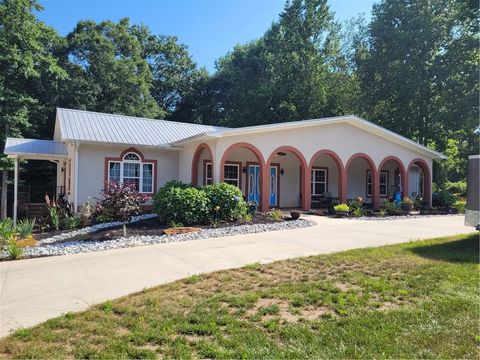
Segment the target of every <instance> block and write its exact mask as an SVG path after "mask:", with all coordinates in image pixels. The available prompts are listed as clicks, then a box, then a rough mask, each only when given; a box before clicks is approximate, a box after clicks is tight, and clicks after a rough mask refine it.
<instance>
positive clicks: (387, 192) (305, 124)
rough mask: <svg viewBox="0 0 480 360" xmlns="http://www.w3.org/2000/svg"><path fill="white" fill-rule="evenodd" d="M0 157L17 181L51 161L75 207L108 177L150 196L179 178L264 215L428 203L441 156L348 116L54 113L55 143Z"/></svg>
mask: <svg viewBox="0 0 480 360" xmlns="http://www.w3.org/2000/svg"><path fill="white" fill-rule="evenodd" d="M5 154H7V155H8V156H9V157H10V158H14V159H15V160H16V161H15V163H16V165H15V184H17V183H18V160H19V159H37V160H51V161H54V162H56V163H57V187H58V188H59V189H62V190H61V191H60V192H63V193H64V196H65V197H66V199H67V200H68V201H69V202H72V203H73V204H74V206H75V208H76V209H78V208H79V206H81V205H82V204H83V203H85V202H86V201H88V200H91V198H92V197H98V196H99V192H100V190H101V189H102V187H103V186H104V184H105V182H106V181H107V180H114V181H120V182H127V181H128V182H133V183H134V184H135V185H136V186H137V188H138V190H140V191H141V192H143V193H146V194H152V195H153V194H154V193H155V192H156V191H157V189H158V188H159V187H161V186H162V185H163V184H165V183H166V182H167V181H169V180H172V179H178V180H181V181H184V182H189V183H193V184H194V185H198V186H201V185H204V184H212V183H219V182H226V183H229V184H233V185H235V186H238V187H239V188H240V189H241V190H242V192H243V195H244V197H245V199H246V200H255V201H257V202H258V204H259V207H260V209H261V210H263V211H265V210H267V209H269V208H271V207H279V208H301V209H304V210H307V209H310V208H311V207H314V206H316V205H318V204H319V203H320V202H321V201H322V199H323V198H337V199H338V200H339V201H341V202H345V201H347V200H349V199H355V198H357V197H359V196H360V197H362V198H364V199H365V200H366V201H367V202H370V203H371V205H372V207H373V208H378V207H379V206H380V205H381V202H382V199H384V198H388V197H389V196H391V195H392V193H393V192H394V191H395V189H399V188H401V191H402V192H403V195H412V194H413V195H414V196H420V197H421V198H423V199H424V201H426V202H427V203H428V204H431V195H432V194H431V189H432V162H433V160H435V159H441V158H445V156H444V155H442V154H440V153H438V152H436V151H433V150H431V149H429V148H427V147H425V146H423V145H420V144H418V143H416V142H414V141H412V140H410V139H407V138H405V137H403V136H401V135H398V134H396V133H394V132H392V131H389V130H387V129H384V128H382V127H380V126H378V125H375V124H373V123H371V122H369V121H367V120H364V119H361V118H359V117H357V116H354V115H346V116H337V117H329V118H323V119H314V120H304V121H295V122H284V123H278V124H270V125H258V126H249V127H241V128H224V127H216V126H208V125H199V124H189V123H180V122H172V121H166V120H153V119H145V118H138V117H131V116H125V115H115V114H103V113H98V112H91V111H81V110H72V109H62V108H58V109H57V114H56V123H55V132H54V136H53V140H35V139H15V138H8V139H7V141H6V145H5ZM17 187H18V186H15V189H17ZM14 193H15V194H16V191H15V192H14ZM14 202H15V201H14ZM14 213H16V207H15V209H14ZM14 215H15V214H14Z"/></svg>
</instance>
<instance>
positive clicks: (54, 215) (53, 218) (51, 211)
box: [47, 206, 60, 230]
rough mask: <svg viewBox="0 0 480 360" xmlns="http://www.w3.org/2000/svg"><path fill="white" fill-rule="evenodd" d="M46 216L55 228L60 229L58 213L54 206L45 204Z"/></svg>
mask: <svg viewBox="0 0 480 360" xmlns="http://www.w3.org/2000/svg"><path fill="white" fill-rule="evenodd" d="M47 211H48V217H49V219H50V223H51V224H52V227H53V228H54V229H55V230H59V229H60V215H59V214H58V210H57V208H56V207H55V206H47Z"/></svg>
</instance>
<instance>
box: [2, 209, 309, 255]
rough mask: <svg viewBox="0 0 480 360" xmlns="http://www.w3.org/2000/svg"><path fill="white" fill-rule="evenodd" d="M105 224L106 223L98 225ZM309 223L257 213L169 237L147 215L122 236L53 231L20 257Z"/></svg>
mask: <svg viewBox="0 0 480 360" xmlns="http://www.w3.org/2000/svg"><path fill="white" fill-rule="evenodd" d="M144 216H146V215H144ZM106 225H108V224H105V225H102V226H106ZM312 225H314V223H313V222H311V221H309V220H304V219H299V220H289V219H288V218H285V219H282V220H274V219H272V218H270V217H269V216H268V215H265V214H257V215H255V216H254V217H253V218H252V221H251V222H249V223H245V222H244V221H243V220H239V221H236V222H230V223H220V224H218V226H213V225H196V226H195V228H198V229H199V230H200V231H193V232H186V233H182V234H178V235H171V236H169V235H166V234H164V230H165V229H167V226H165V225H163V224H162V223H160V221H159V220H158V218H157V217H151V218H147V219H143V220H139V221H136V222H133V223H131V224H129V225H128V234H127V236H126V237H125V236H123V228H122V226H121V225H115V226H112V227H108V228H102V229H99V230H98V231H95V232H91V233H82V234H79V235H77V236H73V237H69V238H65V239H63V238H62V236H69V235H72V234H74V233H72V232H66V233H64V234H57V235H56V237H55V238H45V239H43V240H41V241H40V242H39V243H38V245H37V246H35V247H25V248H24V249H23V255H22V257H23V258H33V257H43V256H56V255H68V254H78V253H85V252H94V251H104V250H113V249H119V248H125V247H134V246H144V245H154V244H163V243H169V242H178V241H188V240H198V239H206V238H214V237H222V236H231V235H240V234H251V233H259V232H265V231H276V230H288V229H296V228H303V227H308V226H312ZM174 229H175V228H174ZM174 229H173V230H174ZM87 230H88V229H81V230H78V231H77V232H86V231H87ZM56 239H58V240H56ZM52 240H56V241H52ZM8 258H9V256H8V253H7V252H2V253H1V254H0V260H8Z"/></svg>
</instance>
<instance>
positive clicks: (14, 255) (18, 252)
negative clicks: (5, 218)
mask: <svg viewBox="0 0 480 360" xmlns="http://www.w3.org/2000/svg"><path fill="white" fill-rule="evenodd" d="M7 253H8V256H10V259H12V260H17V259H20V258H21V257H22V255H23V249H22V247H21V246H20V244H19V243H18V242H17V240H15V239H10V240H9V241H8V244H7Z"/></svg>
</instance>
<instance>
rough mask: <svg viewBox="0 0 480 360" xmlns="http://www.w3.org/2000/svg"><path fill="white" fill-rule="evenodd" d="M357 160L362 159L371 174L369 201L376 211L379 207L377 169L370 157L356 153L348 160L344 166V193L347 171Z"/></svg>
mask: <svg viewBox="0 0 480 360" xmlns="http://www.w3.org/2000/svg"><path fill="white" fill-rule="evenodd" d="M357 158H362V159H364V160H365V161H367V163H368V167H369V168H370V171H371V172H372V194H371V196H372V197H371V199H372V207H373V209H375V210H376V209H378V206H379V203H378V201H379V197H378V194H379V190H380V189H379V184H378V171H377V167H376V166H375V162H374V161H373V160H372V158H371V157H370V156H368V155H367V154H365V153H356V154H353V155H352V156H350V158H349V159H348V161H347V163H346V164H345V192H347V191H348V180H349V179H348V169H349V167H350V165H351V163H352V162H353V161H354V160H355V159H357Z"/></svg>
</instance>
